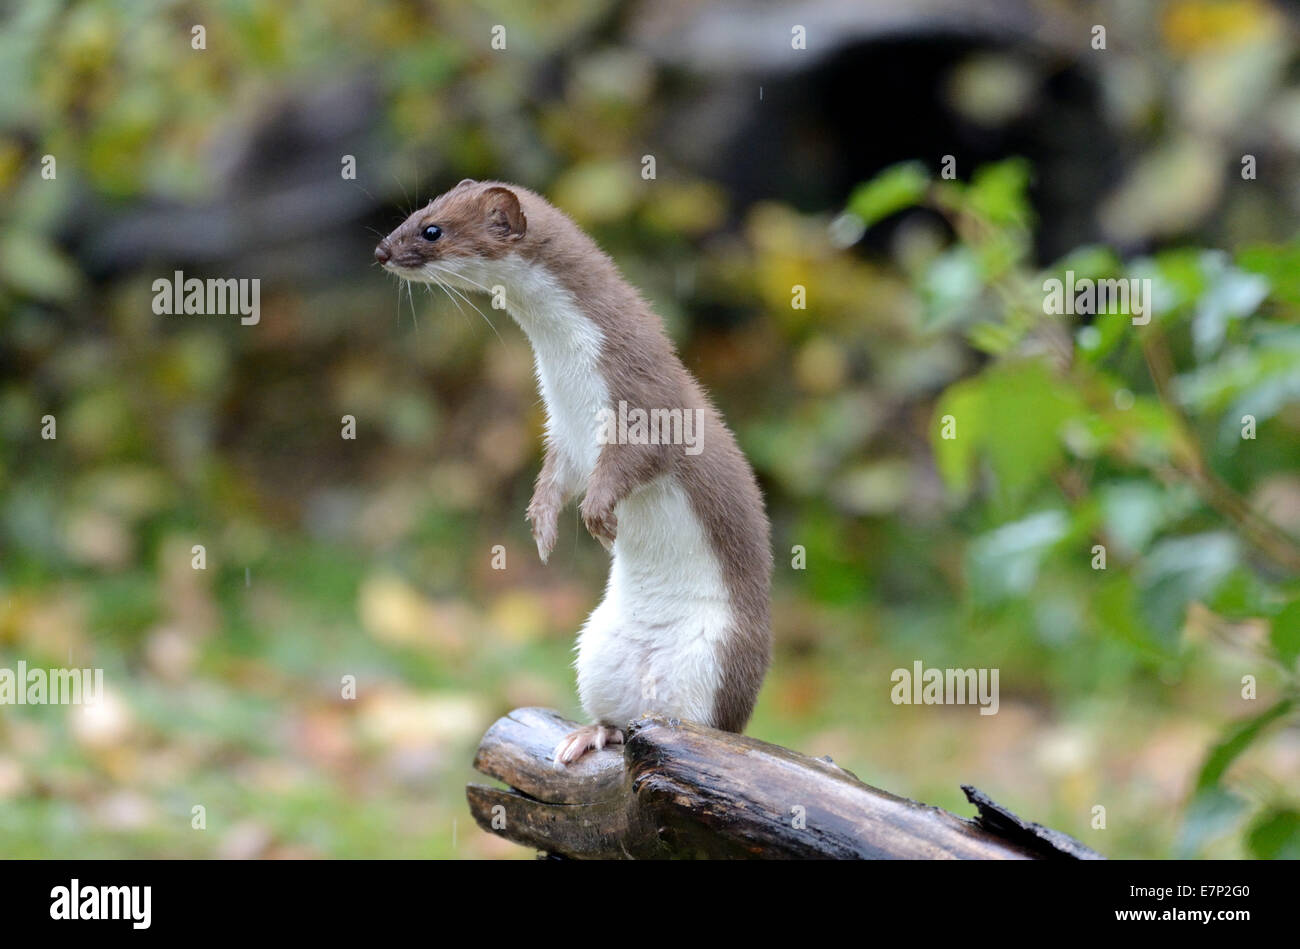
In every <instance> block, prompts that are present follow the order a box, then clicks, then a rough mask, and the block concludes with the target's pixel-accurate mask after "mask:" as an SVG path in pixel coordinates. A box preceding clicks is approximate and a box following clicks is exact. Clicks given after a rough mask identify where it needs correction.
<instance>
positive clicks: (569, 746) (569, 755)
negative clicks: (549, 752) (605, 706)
mask: <svg viewBox="0 0 1300 949" xmlns="http://www.w3.org/2000/svg"><path fill="white" fill-rule="evenodd" d="M622 743H623V732H622V731H620V730H619V729H617V728H612V727H610V726H609V725H583V726H582V727H581V728H579V729H578V730H577V731H575V732H571V733H569V734H568V735H565V736H564V738H563V739H562V740H561V741H560V743H559V744H558V745H556V746H555V751H554V753H553V758H554V761H555V770H557V771H560V770H563V769H564V767H565V766H566V765H570V764H573V762H575V761H577V760H578V759H579V758H581V757H582V756H583V755H585V754H586V753H587V752H589V751H600V750H601V749H602V748H604V747H605V746H606V745H621V744H622Z"/></svg>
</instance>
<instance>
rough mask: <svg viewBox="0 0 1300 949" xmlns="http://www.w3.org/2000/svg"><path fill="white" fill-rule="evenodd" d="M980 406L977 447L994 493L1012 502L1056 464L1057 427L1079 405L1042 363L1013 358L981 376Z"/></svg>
mask: <svg viewBox="0 0 1300 949" xmlns="http://www.w3.org/2000/svg"><path fill="white" fill-rule="evenodd" d="M981 410H982V411H983V412H984V413H985V414H986V416H987V420H986V421H985V422H984V423H983V426H982V427H983V431H984V439H983V447H984V449H985V451H986V453H987V457H988V461H989V465H990V466H991V467H992V469H993V472H994V474H995V475H996V476H997V479H998V488H999V493H1000V494H1001V497H1002V500H1003V501H1004V502H1008V503H1011V504H1015V503H1018V502H1019V501H1020V500H1021V499H1023V498H1024V497H1025V496H1026V495H1027V493H1028V492H1029V490H1030V489H1031V488H1034V487H1036V486H1037V485H1038V484H1039V483H1040V482H1041V481H1042V479H1043V477H1044V476H1045V475H1046V474H1047V473H1048V472H1050V471H1051V470H1052V469H1053V468H1055V467H1057V465H1058V464H1060V462H1061V460H1062V458H1063V457H1064V453H1065V449H1064V445H1063V443H1062V440H1061V430H1062V429H1063V428H1064V426H1065V423H1066V422H1067V421H1068V420H1069V419H1071V418H1072V417H1074V416H1075V415H1076V414H1079V413H1081V412H1082V404H1081V402H1080V401H1079V397H1078V394H1077V393H1075V392H1074V391H1073V390H1071V389H1069V388H1067V387H1066V386H1064V385H1062V384H1061V383H1059V382H1058V381H1057V380H1056V379H1055V378H1054V377H1053V376H1052V373H1051V371H1050V370H1049V369H1048V367H1047V366H1046V365H1045V364H1044V363H1042V362H1039V361H1033V362H1015V363H1007V364H1004V365H1002V366H1000V367H998V368H997V369H995V370H993V371H992V372H990V373H988V374H987V375H986V388H985V393H984V400H983V405H982V406H981Z"/></svg>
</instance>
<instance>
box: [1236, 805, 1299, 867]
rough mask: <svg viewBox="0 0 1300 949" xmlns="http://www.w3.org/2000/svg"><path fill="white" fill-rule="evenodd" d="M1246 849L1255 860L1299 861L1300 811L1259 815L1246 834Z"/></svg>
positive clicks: (1280, 811)
mask: <svg viewBox="0 0 1300 949" xmlns="http://www.w3.org/2000/svg"><path fill="white" fill-rule="evenodd" d="M1246 849H1247V850H1249V851H1250V855H1251V856H1252V857H1255V858H1256V859H1257V860H1300V811H1294V810H1290V809H1283V810H1276V811H1269V812H1265V813H1264V814H1262V815H1260V817H1259V818H1258V819H1256V820H1255V822H1254V823H1253V824H1251V826H1250V829H1249V830H1248V831H1247V832H1246Z"/></svg>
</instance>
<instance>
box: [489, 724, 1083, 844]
mask: <svg viewBox="0 0 1300 949" xmlns="http://www.w3.org/2000/svg"><path fill="white" fill-rule="evenodd" d="M575 727H576V726H575V724H574V723H573V722H569V721H566V720H565V719H563V718H562V717H561V716H560V715H559V714H558V713H557V712H554V711H551V710H549V709H539V708H523V709H517V710H515V711H513V712H511V713H510V714H509V715H507V716H506V717H505V718H502V719H499V720H498V721H497V722H496V723H495V724H494V725H493V726H492V727H491V728H490V729H488V732H487V734H486V735H484V736H483V740H482V742H481V743H480V745H479V749H478V754H477V755H476V756H475V758H474V767H475V769H476V770H478V771H480V772H482V773H483V774H486V775H489V776H490V777H493V778H497V779H498V780H500V781H503V782H505V783H506V784H508V785H509V786H510V787H509V788H505V789H502V788H494V787H488V786H485V785H481V784H471V785H469V787H468V788H467V796H468V798H469V805H470V811H471V812H472V813H473V815H474V819H475V820H476V821H478V823H479V825H480V826H481V827H482V828H483V829H484V830H487V831H489V832H490V833H495V834H498V835H500V836H502V837H505V838H506V839H508V840H513V841H515V842H517V843H520V844H524V845H525V846H529V847H534V848H536V849H537V850H539V851H542V852H544V853H548V854H553V855H558V856H564V857H576V858H588V859H600V858H605V859H619V858H628V859H647V858H663V857H700V858H717V857H747V858H752V857H766V858H851V859H852V858H858V859H863V858H865V859H887V858H899V859H936V858H949V859H951V858H956V859H1034V858H1043V857H1058V858H1062V857H1063V858H1076V859H1079V858H1085V859H1086V858H1095V857H1097V856H1098V855H1097V854H1096V853H1095V852H1093V851H1091V850H1089V849H1088V848H1087V847H1085V846H1083V845H1082V844H1080V843H1079V842H1078V841H1076V840H1074V839H1073V838H1070V837H1067V836H1066V835H1065V834H1060V833H1058V832H1056V831H1051V830H1048V829H1047V828H1044V827H1040V826H1039V825H1037V824H1030V823H1028V822H1026V821H1023V820H1021V819H1020V818H1018V817H1016V816H1015V815H1014V814H1011V813H1010V812H1009V811H1007V810H1006V809H1005V808H1002V807H999V806H998V805H997V804H995V803H994V802H993V801H991V800H989V799H988V798H987V797H986V796H984V795H982V794H980V793H979V792H978V791H975V790H974V789H973V788H972V789H968V791H967V793H968V796H971V795H974V796H971V800H972V801H973V802H974V803H976V804H977V806H978V807H979V809H980V817H979V818H977V819H975V820H965V819H962V818H960V817H957V816H956V815H954V814H950V813H949V812H947V811H945V810H941V809H940V808H937V807H931V806H928V805H924V804H919V803H917V802H916V801H910V800H907V799H905V798H901V797H897V796H895V795H893V794H889V793H887V792H885V791H881V790H878V789H876V788H873V787H870V786H869V785H866V784H863V783H862V782H861V781H859V780H858V779H857V778H856V777H855V776H854V775H852V774H850V773H849V772H847V771H845V770H844V769H843V768H840V767H838V766H836V765H835V764H834V763H833V762H831V761H830V760H829V759H818V758H809V757H807V756H806V755H801V754H799V753H797V752H794V751H790V750H789V749H786V748H781V747H779V746H777V745H770V744H767V743H766V742H762V741H758V740H756V739H754V738H747V737H745V736H743V735H735V734H731V733H729V732H720V731H715V730H713V729H710V728H704V727H701V726H699V725H694V724H691V723H689V722H674V721H670V720H668V719H663V718H659V717H650V718H643V719H640V720H639V721H636V722H634V723H633V724H632V726H631V727H630V728H629V729H628V730H627V731H628V734H627V741H626V743H625V744H624V745H623V746H622V748H621V749H620V748H619V747H618V746H614V747H612V748H607V749H605V750H604V751H601V752H595V753H589V754H587V755H586V756H585V757H583V758H582V759H581V760H580V761H578V762H577V763H576V764H574V765H571V766H569V767H568V768H566V769H564V770H556V768H555V767H554V765H553V764H552V761H551V752H552V749H553V748H554V747H555V745H556V744H557V743H558V742H559V740H560V739H561V738H562V737H564V735H566V734H568V733H569V732H570V731H572V730H573V729H574V728H575Z"/></svg>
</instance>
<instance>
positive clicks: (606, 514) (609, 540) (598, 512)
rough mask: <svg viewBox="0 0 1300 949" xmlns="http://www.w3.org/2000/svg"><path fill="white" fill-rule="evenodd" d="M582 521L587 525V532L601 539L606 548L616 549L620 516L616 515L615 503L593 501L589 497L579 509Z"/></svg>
mask: <svg viewBox="0 0 1300 949" xmlns="http://www.w3.org/2000/svg"><path fill="white" fill-rule="evenodd" d="M578 513H580V514H581V515H582V523H583V524H585V525H587V533H589V534H591V536H592V537H594V538H596V540H598V541H600V542H601V544H602V545H603V546H604V548H605V549H606V550H613V549H614V538H615V536H617V534H618V518H617V517H616V516H615V515H614V505H612V504H602V503H600V502H594V503H593V502H592V500H591V498H590V497H588V498H587V499H585V500H584V501H583V502H582V506H581V507H580V508H579V509H578Z"/></svg>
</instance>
